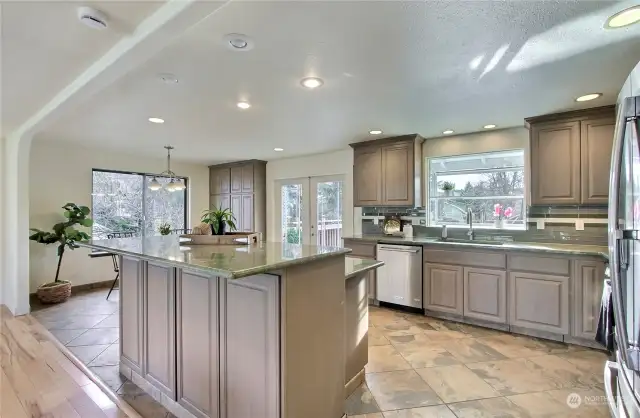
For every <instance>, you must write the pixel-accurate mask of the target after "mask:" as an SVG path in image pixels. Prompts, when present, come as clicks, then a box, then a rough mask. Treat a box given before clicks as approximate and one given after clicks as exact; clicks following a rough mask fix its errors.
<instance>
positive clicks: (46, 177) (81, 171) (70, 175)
mask: <svg viewBox="0 0 640 418" xmlns="http://www.w3.org/2000/svg"><path fill="white" fill-rule="evenodd" d="M93 168H101V169H111V170H122V171H136V172H144V173H158V172H161V171H163V170H165V169H166V159H163V158H144V157H142V158H141V157H140V156H131V155H123V154H121V153H118V152H113V151H106V150H103V149H92V148H83V147H79V146H78V145H75V144H68V143H65V142H49V141H43V140H34V142H33V144H32V147H31V158H30V164H29V171H30V193H29V195H30V210H29V225H30V227H34V228H40V229H45V230H46V229H50V228H51V226H52V225H53V224H54V223H56V222H59V221H60V220H62V219H63V218H62V209H61V206H62V205H64V204H65V203H67V202H74V203H77V204H78V205H86V206H89V207H91V186H92V184H91V170H92V169H93ZM171 169H172V170H173V171H175V172H176V173H177V174H178V175H180V176H185V177H188V178H189V182H188V183H189V206H188V207H189V225H193V224H194V222H195V221H197V220H198V219H199V217H200V213H201V212H202V211H203V210H204V209H207V208H208V207H209V169H208V167H207V166H204V165H194V164H184V163H180V162H177V161H175V162H174V161H172V162H171ZM88 253H89V250H87V249H83V248H80V249H77V250H74V251H67V252H65V255H64V259H63V263H62V269H61V273H60V277H61V278H62V279H65V280H71V282H72V284H73V285H80V284H86V283H93V282H101V281H106V280H112V279H113V278H114V273H113V267H112V264H111V258H94V259H92V258H89V257H88V256H87V254H88ZM55 268H56V246H55V244H53V245H49V246H44V245H42V244H38V243H35V242H31V243H30V292H35V290H36V288H37V287H38V286H39V285H40V284H42V283H46V282H49V281H51V280H53V278H54V276H55Z"/></svg>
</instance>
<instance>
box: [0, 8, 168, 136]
mask: <svg viewBox="0 0 640 418" xmlns="http://www.w3.org/2000/svg"><path fill="white" fill-rule="evenodd" d="M89 4H90V5H91V6H92V7H95V8H97V9H99V10H101V11H102V12H103V13H104V14H105V15H106V16H107V17H108V21H109V25H110V28H109V30H105V31H96V30H90V29H88V28H87V27H86V26H84V25H83V24H81V23H80V21H79V20H78V18H77V12H76V10H77V8H78V7H79V6H82V5H83V3H79V2H77V1H7V2H5V1H2V2H0V7H2V13H1V21H0V25H1V26H0V27H1V28H2V37H1V48H2V71H1V85H0V89H1V91H2V104H3V106H2V112H1V114H0V117H1V118H2V124H1V126H2V133H8V132H11V131H13V130H14V129H16V128H17V127H18V126H19V125H20V124H22V123H23V122H25V120H26V119H27V118H29V117H30V116H31V115H33V114H34V113H35V112H37V111H38V110H39V109H40V108H42V106H44V105H45V104H46V103H47V102H48V101H49V100H50V99H51V98H52V97H53V96H54V95H55V94H56V93H58V92H59V91H60V90H62V89H63V88H64V87H65V86H66V85H67V84H69V83H71V82H72V81H73V80H74V79H75V78H76V77H78V76H79V75H80V74H81V72H82V71H83V70H85V69H86V68H87V67H88V66H89V65H91V63H93V62H94V61H95V60H97V59H98V58H99V57H100V56H102V55H103V54H104V53H105V52H106V51H107V50H108V49H109V48H110V47H111V46H113V45H114V44H115V43H116V42H117V41H118V40H120V39H121V38H122V37H124V36H126V35H128V34H129V33H131V32H132V31H133V30H134V29H135V28H136V26H137V25H138V24H139V23H140V21H142V20H143V19H144V18H145V17H147V16H148V15H149V14H151V13H152V12H153V11H154V10H156V9H157V8H158V7H159V6H160V5H161V4H162V2H158V1H139V2H128V1H127V2H122V1H108V0H106V1H91V2H89Z"/></svg>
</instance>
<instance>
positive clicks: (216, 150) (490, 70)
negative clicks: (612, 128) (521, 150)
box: [3, 0, 640, 163]
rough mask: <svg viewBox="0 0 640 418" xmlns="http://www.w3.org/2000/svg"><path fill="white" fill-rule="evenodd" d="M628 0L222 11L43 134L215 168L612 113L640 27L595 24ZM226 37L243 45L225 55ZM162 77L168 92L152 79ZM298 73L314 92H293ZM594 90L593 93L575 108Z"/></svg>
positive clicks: (284, 5) (288, 5) (269, 5)
mask: <svg viewBox="0 0 640 418" xmlns="http://www.w3.org/2000/svg"><path fill="white" fill-rule="evenodd" d="M634 3H637V1H634V2H629V1H627V2H617V3H614V2H610V1H605V2H594V1H564V0H562V1H558V2H554V1H512V2H511V1H509V2H503V1H500V2H497V1H496V2H490V1H456V2H451V1H445V2H434V1H428V2H416V1H410V2H401V1H393V2H391V1H390V2H362V1H353V2H342V1H341V2H335V1H324V2H305V1H296V2H281V1H261V2H250V1H240V0H239V1H233V2H231V3H230V4H227V5H226V6H225V7H224V8H223V9H222V10H220V11H219V12H218V13H216V14H214V15H212V16H211V17H209V18H207V19H206V20H205V21H204V22H203V23H201V24H200V25H198V26H197V27H196V28H195V29H193V30H191V31H188V32H187V33H185V34H184V35H183V36H182V37H181V38H180V39H179V40H178V41H177V42H176V43H175V44H173V45H170V46H168V47H167V48H165V49H164V50H163V51H161V52H160V53H159V54H158V55H156V56H155V57H154V58H152V59H151V60H149V61H147V62H146V63H145V64H144V65H143V66H141V67H139V68H137V69H136V70H135V71H133V72H131V73H129V74H127V75H126V76H125V77H123V78H121V79H120V80H118V81H117V82H116V83H115V84H113V85H111V86H110V87H109V88H107V89H105V90H104V91H103V92H102V93H101V94H99V95H96V96H94V97H92V98H91V99H89V100H88V101H87V102H86V103H85V104H84V105H83V106H82V107H81V108H79V109H77V110H76V111H75V112H73V113H70V114H67V115H66V116H64V117H62V118H60V119H58V120H57V121H56V122H55V123H54V124H53V125H52V126H50V127H48V128H47V129H46V130H45V131H44V132H42V133H41V134H40V137H42V138H44V139H47V140H65V141H74V142H82V143H85V144H96V145H98V146H102V147H111V148H118V149H121V150H123V152H127V153H134V154H146V155H151V154H153V155H157V156H162V155H163V153H164V150H163V148H162V146H163V145H165V144H172V145H174V146H175V147H176V150H175V157H176V158H177V159H180V160H188V161H193V162H201V163H214V162H218V161H228V160H237V159H248V158H259V159H273V158H278V157H282V156H294V155H301V154H310V153H315V152H322V151H329V150H333V149H337V148H341V147H344V146H345V145H346V144H348V143H350V142H354V141H358V140H364V139H367V138H368V137H369V135H368V134H367V132H368V131H369V130H370V129H382V130H384V133H385V135H396V134H406V133H414V132H417V133H420V134H422V135H423V136H425V137H433V136H439V135H440V133H441V132H442V131H443V130H445V129H453V130H455V131H456V132H458V133H462V132H473V131H478V130H481V129H482V126H483V125H485V124H488V123H493V124H497V125H498V126H499V127H508V126H522V124H523V118H525V117H528V116H534V115H539V114H544V113H549V112H555V111H561V110H568V109H576V108H584V107H593V106H600V105H605V104H611V103H614V102H615V99H616V97H617V94H618V91H619V90H620V87H621V86H622V83H623V81H624V80H625V78H626V76H627V74H628V73H629V72H630V70H631V69H632V68H633V67H634V66H635V64H636V63H637V62H638V60H640V24H636V25H634V26H631V27H628V28H624V29H619V30H605V29H603V28H602V26H603V24H604V21H605V20H606V18H607V17H608V16H610V15H612V14H613V13H615V12H617V11H619V10H621V9H623V8H624V7H628V6H629V5H631V4H634ZM113 4H118V3H113ZM3 18H4V16H3ZM230 32H239V33H245V34H247V35H249V36H251V37H252V38H253V39H254V40H255V48H254V49H253V50H251V51H248V52H234V51H230V50H229V49H228V48H226V47H225V46H224V45H223V44H222V41H221V39H222V37H223V36H224V35H225V34H227V33H230ZM105 33H106V32H105ZM92 35H93V34H92ZM83 36H86V35H83ZM105 36H110V35H105ZM79 38H80V39H78V40H76V42H80V41H82V39H81V38H82V37H80V36H79ZM34 71H35V70H34ZM40 71H41V70H40ZM163 72H170V73H174V74H176V75H177V76H178V78H179V79H180V82H179V83H178V84H177V85H167V84H163V83H161V82H160V81H159V80H158V79H157V77H156V75H157V74H158V73H163ZM308 75H315V76H319V77H321V78H323V79H324V81H325V85H324V86H323V87H322V88H319V89H317V90H314V91H309V90H306V89H303V88H302V87H301V86H300V85H299V80H300V78H302V77H304V76H308ZM53 90H55V89H53ZM590 92H600V93H603V94H604V95H603V97H602V98H600V99H598V100H596V101H592V102H587V103H576V102H575V101H574V98H575V97H577V96H579V95H582V94H586V93H590ZM49 95H50V94H49ZM241 99H242V100H248V101H250V102H251V104H252V107H251V109H249V110H246V111H241V110H239V109H237V108H236V106H235V103H236V102H237V101H238V100H241ZM151 116H155V117H161V118H164V119H165V120H166V123H165V124H163V125H155V124H151V123H149V122H147V118H148V117H151ZM274 147H282V148H284V149H285V152H283V153H276V152H274V151H273V148H274Z"/></svg>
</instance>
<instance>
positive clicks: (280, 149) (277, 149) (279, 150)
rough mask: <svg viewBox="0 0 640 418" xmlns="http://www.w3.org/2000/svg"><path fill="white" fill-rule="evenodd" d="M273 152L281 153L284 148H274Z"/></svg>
mask: <svg viewBox="0 0 640 418" xmlns="http://www.w3.org/2000/svg"><path fill="white" fill-rule="evenodd" d="M273 150H274V151H276V152H281V151H284V148H274V149H273Z"/></svg>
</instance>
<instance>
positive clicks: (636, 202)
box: [604, 63, 640, 418]
mask: <svg viewBox="0 0 640 418" xmlns="http://www.w3.org/2000/svg"><path fill="white" fill-rule="evenodd" d="M609 267H610V271H611V287H612V301H613V309H614V319H615V321H614V322H615V345H616V350H615V357H613V358H612V360H611V361H609V362H607V364H606V365H605V368H604V383H605V392H606V395H607V402H608V403H609V408H610V411H611V415H612V416H613V417H616V418H627V417H629V418H640V401H639V400H640V63H639V64H638V66H636V68H635V70H634V71H633V72H632V73H631V75H630V76H629V79H628V80H627V82H626V83H625V85H624V88H623V90H622V91H621V93H620V96H619V98H618V103H617V121H616V129H615V138H614V144H613V152H612V159H611V177H610V183H609Z"/></svg>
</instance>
